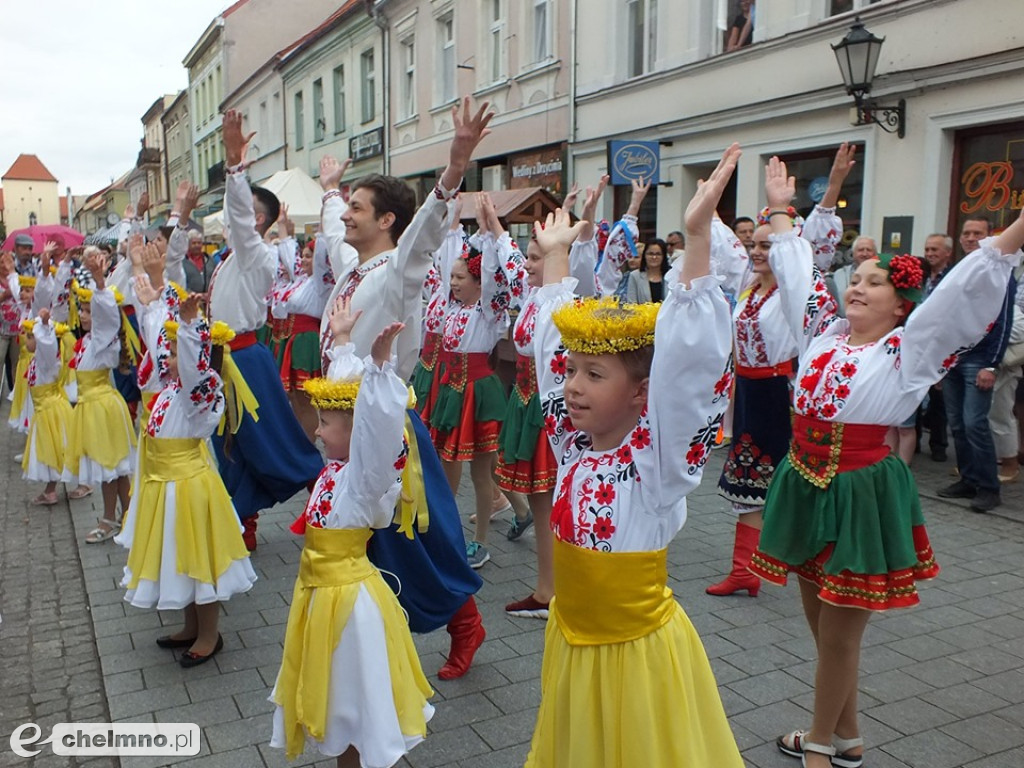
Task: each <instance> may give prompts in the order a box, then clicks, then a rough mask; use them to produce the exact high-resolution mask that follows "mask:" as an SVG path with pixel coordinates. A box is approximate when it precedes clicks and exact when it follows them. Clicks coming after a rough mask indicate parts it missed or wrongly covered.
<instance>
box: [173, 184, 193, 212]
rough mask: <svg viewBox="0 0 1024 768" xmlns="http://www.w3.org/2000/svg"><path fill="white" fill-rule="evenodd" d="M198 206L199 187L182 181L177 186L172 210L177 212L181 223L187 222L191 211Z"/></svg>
mask: <svg viewBox="0 0 1024 768" xmlns="http://www.w3.org/2000/svg"><path fill="white" fill-rule="evenodd" d="M198 204H199V187H197V186H196V185H195V184H193V183H192V182H191V181H183V182H181V183H180V184H179V185H178V193H177V195H176V196H175V204H174V208H175V210H177V211H178V215H179V216H181V220H182V221H183V222H187V221H188V217H189V216H191V215H192V211H194V210H195V209H196V206H197V205H198Z"/></svg>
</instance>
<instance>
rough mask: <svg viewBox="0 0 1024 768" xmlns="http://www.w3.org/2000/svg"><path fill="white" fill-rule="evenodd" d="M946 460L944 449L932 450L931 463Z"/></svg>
mask: <svg viewBox="0 0 1024 768" xmlns="http://www.w3.org/2000/svg"><path fill="white" fill-rule="evenodd" d="M945 460H946V449H945V448H932V461H945Z"/></svg>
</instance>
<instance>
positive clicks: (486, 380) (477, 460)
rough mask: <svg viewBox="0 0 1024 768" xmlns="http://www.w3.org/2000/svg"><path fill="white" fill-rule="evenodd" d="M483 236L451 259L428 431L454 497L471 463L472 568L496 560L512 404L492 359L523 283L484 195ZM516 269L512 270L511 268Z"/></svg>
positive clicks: (518, 258)
mask: <svg viewBox="0 0 1024 768" xmlns="http://www.w3.org/2000/svg"><path fill="white" fill-rule="evenodd" d="M477 222H478V223H479V225H480V230H479V232H478V233H477V234H476V235H475V236H474V238H473V240H472V241H471V246H472V245H473V243H476V245H478V246H479V250H478V249H476V248H470V249H469V250H468V251H466V252H464V253H463V254H461V255H460V256H459V257H458V258H455V259H453V263H452V267H451V282H450V286H451V294H452V298H451V301H450V302H449V305H448V313H447V315H446V316H445V320H444V328H443V331H442V337H441V348H442V352H441V357H440V361H439V365H438V366H437V368H436V369H435V371H434V375H435V376H440V382H441V383H440V386H439V388H438V393H437V401H436V403H435V404H434V407H433V409H432V410H431V412H430V422H429V424H430V433H431V436H432V437H433V439H434V445H435V447H436V448H437V454H438V456H440V457H441V461H442V463H443V465H444V470H445V474H446V475H447V476H448V482H449V484H450V485H451V488H452V492H453V493H454V492H455V491H456V490H457V489H458V485H459V478H460V476H461V474H462V467H461V466H460V464H461V462H464V461H467V462H469V471H470V475H471V476H472V478H473V490H474V492H475V495H476V520H475V523H476V531H475V534H474V537H473V541H471V542H469V543H468V544H467V545H466V557H467V559H468V560H469V564H470V566H472V567H473V568H480V567H482V566H483V564H484V563H486V562H487V561H488V560H490V559H491V555H490V553H489V552H488V551H487V547H486V546H485V544H486V542H487V533H488V531H489V530H490V525H491V513H492V511H493V502H494V495H495V483H494V469H495V467H496V465H497V455H498V434H499V432H500V431H501V422H502V420H503V419H504V418H505V411H506V409H507V406H508V400H507V398H506V396H505V388H504V386H503V385H502V383H501V380H500V379H499V378H498V376H497V374H496V373H495V372H494V368H493V367H492V365H491V361H490V355H491V352H492V351H493V350H494V347H495V345H496V344H497V343H498V340H499V339H501V338H502V337H503V336H504V335H505V331H506V330H507V329H508V325H509V316H508V307H509V303H510V301H511V297H512V296H513V295H517V296H521V295H522V292H523V288H524V286H523V284H522V282H519V283H518V284H517V285H516V284H512V283H510V282H509V280H508V278H507V277H506V275H507V273H508V272H507V271H506V270H504V269H502V265H503V264H504V262H505V261H507V260H512V261H515V262H516V263H518V264H520V265H521V264H522V258H523V256H522V254H521V253H520V252H519V249H518V248H516V246H515V243H513V242H512V238H511V237H509V235H508V233H507V232H505V230H504V228H503V227H502V226H501V224H500V222H499V221H498V217H497V215H496V214H495V212H494V204H493V203H492V202H491V200H490V197H488V195H487V193H485V192H481V193H479V194H477ZM509 271H512V270H509Z"/></svg>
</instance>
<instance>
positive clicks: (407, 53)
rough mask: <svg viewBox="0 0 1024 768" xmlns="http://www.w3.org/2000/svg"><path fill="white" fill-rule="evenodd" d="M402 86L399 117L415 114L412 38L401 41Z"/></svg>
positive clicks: (414, 60) (413, 49)
mask: <svg viewBox="0 0 1024 768" xmlns="http://www.w3.org/2000/svg"><path fill="white" fill-rule="evenodd" d="M401 48H402V75H401V76H402V84H401V99H402V101H401V107H400V110H399V117H401V118H407V117H412V116H413V115H415V114H416V46H415V43H414V41H413V38H412V37H407V38H406V39H405V40H403V41H402V45H401Z"/></svg>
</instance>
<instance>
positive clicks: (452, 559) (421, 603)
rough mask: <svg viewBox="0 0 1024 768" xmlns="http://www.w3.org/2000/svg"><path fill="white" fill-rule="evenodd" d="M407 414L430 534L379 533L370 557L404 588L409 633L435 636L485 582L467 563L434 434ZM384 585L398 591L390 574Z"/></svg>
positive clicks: (412, 414) (415, 415) (386, 530)
mask: <svg viewBox="0 0 1024 768" xmlns="http://www.w3.org/2000/svg"><path fill="white" fill-rule="evenodd" d="M408 413H409V419H410V420H411V421H412V425H413V429H414V430H415V432H416V444H417V446H418V447H419V453H420V461H421V463H422V464H423V484H424V485H425V486H426V492H427V509H428V511H429V513H430V525H429V527H428V528H427V531H426V533H420V532H419V531H418V530H415V527H414V530H415V533H414V534H413V538H411V539H410V538H408V537H407V536H406V535H405V534H404V533H402V532H400V531H399V530H398V525H397V524H392V525H391V526H390V527H389V528H381V529H378V530H376V531H374V532H373V536H372V537H371V538H370V543H369V546H368V547H367V553H368V554H369V556H370V560H371V562H373V564H374V565H376V566H377V567H378V568H380V569H381V570H382V571H390V572H391V573H393V574H395V576H397V577H398V580H399V581H400V582H401V589H400V590H399V591H398V602H399V603H401V605H402V608H404V609H405V611H406V613H408V614H409V628H410V629H411V630H412V631H413V632H432V631H433V630H435V629H438V628H439V627H443V626H445V625H446V624H447V623H448V622H449V621H451V618H452V616H454V615H455V612H456V611H458V610H459V608H461V607H462V606H463V605H464V604H465V603H466V600H468V599H469V598H470V596H472V595H474V594H476V592H477V591H478V590H479V589H480V587H481V585H482V584H483V581H481V579H480V577H479V576H478V575H477V573H476V571H474V570H473V569H472V568H470V567H469V563H468V562H467V561H466V538H465V536H464V535H463V533H462V521H461V520H460V519H459V508H458V507H457V506H456V505H455V497H454V496H453V495H452V492H451V489H450V488H449V486H448V479H447V478H446V477H445V474H444V470H443V469H442V468H441V460H440V459H439V458H438V457H437V451H436V450H435V449H434V444H433V443H432V442H431V440H430V433H429V432H428V431H427V428H426V427H425V426H423V421H422V420H421V419H420V417H419V414H418V413H416V411H414V410H410V411H409V412H408ZM384 580H385V581H387V582H388V584H389V585H390V586H391V587H392V588H393V589H394V588H396V587H397V586H398V585H396V584H394V579H392V578H391V577H390V576H389V575H388V574H384Z"/></svg>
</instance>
